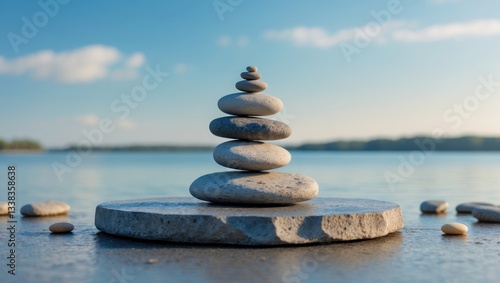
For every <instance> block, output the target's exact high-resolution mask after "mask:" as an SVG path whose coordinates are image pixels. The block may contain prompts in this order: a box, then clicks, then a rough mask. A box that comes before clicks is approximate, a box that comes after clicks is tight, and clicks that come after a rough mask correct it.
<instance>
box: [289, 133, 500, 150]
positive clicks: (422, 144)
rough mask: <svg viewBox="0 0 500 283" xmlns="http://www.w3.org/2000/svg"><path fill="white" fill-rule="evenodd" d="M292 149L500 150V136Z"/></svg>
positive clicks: (312, 145) (311, 145)
mask: <svg viewBox="0 0 500 283" xmlns="http://www.w3.org/2000/svg"><path fill="white" fill-rule="evenodd" d="M287 148H288V149H292V150H329V151H411V150H424V151H426V150H437V151H500V138H491V137H475V136H465V137H458V138H442V139H433V138H432V137H425V136H422V137H413V138H401V139H396V140H391V139H374V140H368V141H333V142H326V143H308V144H303V145H300V146H295V147H287Z"/></svg>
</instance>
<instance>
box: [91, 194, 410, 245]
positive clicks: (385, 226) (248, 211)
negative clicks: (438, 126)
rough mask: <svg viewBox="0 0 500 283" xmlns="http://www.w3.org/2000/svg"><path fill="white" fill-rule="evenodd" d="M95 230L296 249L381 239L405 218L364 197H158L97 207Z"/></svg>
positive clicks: (146, 237)
mask: <svg viewBox="0 0 500 283" xmlns="http://www.w3.org/2000/svg"><path fill="white" fill-rule="evenodd" d="M95 226H96V227H97V229H99V230H100V231H102V232H106V233H109V234H113V235H117V236H124V237H131V238H136V239H142V240H160V241H170V242H182V243H203V244H233V245H234V244H235V245H294V244H311V243H329V242H338V241H353V240H362V239H372V238H376V237H381V236H385V235H387V234H389V233H392V232H395V231H397V230H399V229H401V228H402V227H403V216H402V213H401V208H400V207H399V205H397V204H395V203H391V202H385V201H377V200H368V199H341V198H316V199H314V200H311V201H308V202H305V203H300V204H295V205H291V206H279V207H262V206H260V207H251V206H242V205H216V204H211V203H207V202H201V201H199V200H196V199H194V198H191V197H190V198H156V199H142V200H127V201H115V202H107V203H103V204H100V205H98V206H97V208H96V212H95Z"/></svg>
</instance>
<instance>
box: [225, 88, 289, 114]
mask: <svg viewBox="0 0 500 283" xmlns="http://www.w3.org/2000/svg"><path fill="white" fill-rule="evenodd" d="M217 106H218V107H219V109H220V110H221V111H222V112H224V113H227V114H231V115H244V116H267V115H274V114H276V113H279V112H280V111H281V110H282V109H283V102H282V101H281V100H280V99H278V98H276V97H274V96H271V95H267V94H263V93H246V92H240V93H232V94H228V95H226V96H223V97H222V98H221V99H219V102H217Z"/></svg>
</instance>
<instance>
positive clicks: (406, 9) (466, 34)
mask: <svg viewBox="0 0 500 283" xmlns="http://www.w3.org/2000/svg"><path fill="white" fill-rule="evenodd" d="M62 2H67V3H62ZM40 3H42V4H40ZM0 11H2V12H1V17H0V22H1V25H0V35H1V36H2V37H1V40H0V91H1V92H0V95H1V97H2V103H1V106H2V111H0V137H1V138H4V139H13V138H24V137H29V138H34V139H36V140H38V141H40V142H42V144H43V145H45V146H49V147H52V146H65V145H68V144H77V143H78V142H80V141H82V140H89V139H91V138H89V137H88V136H86V135H85V134H84V132H87V133H94V134H95V135H94V136H93V137H94V141H96V143H99V144H104V145H106V144H132V143H145V144H157V143H180V144H217V143H219V142H221V141H222V139H220V138H217V137H213V136H212V135H211V134H210V132H209V131H208V124H209V123H210V121H211V120H212V119H214V118H217V117H220V116H223V115H224V114H223V113H222V112H220V111H219V110H218V108H217V100H218V99H219V98H220V97H222V96H223V95H226V94H229V93H233V92H237V90H236V89H235V87H234V84H235V83H236V82H237V81H239V80H241V78H240V77H239V74H240V72H242V71H244V68H245V67H246V66H247V65H256V66H258V67H259V71H260V73H261V74H262V76H263V78H262V80H263V81H265V82H266V83H267V84H268V85H269V87H268V89H267V90H266V91H265V93H267V94H270V95H274V96H276V97H279V98H280V99H281V100H282V101H283V102H284V105H285V109H284V111H283V112H282V113H279V114H277V115H276V116H273V117H271V118H273V119H278V120H281V121H284V122H286V123H288V124H290V125H291V126H292V129H293V131H294V132H293V134H292V136H291V137H290V138H289V139H287V140H285V141H282V142H281V144H297V143H302V142H321V141H328V140H333V139H367V138H375V137H389V138H398V137H403V136H412V135H416V134H432V133H433V132H440V133H442V134H443V135H447V136H457V135H464V134H477V135H489V136H498V135H499V131H500V124H499V121H500V111H498V109H500V55H499V52H498V50H500V16H499V15H500V14H499V13H498V11H500V2H498V1H465V0H463V1H460V0H456V1H452V0H427V1H406V0H402V1H314V2H311V1H248V0H241V1H238V0H229V1H228V0H221V1H77V0H73V1H62V0H61V1H60V2H57V1H56V0H49V1H44V0H42V1H40V2H37V1H2V2H1V3H0ZM148 69H149V70H150V71H148ZM156 69H158V70H159V72H160V73H168V76H167V75H161V76H160V77H159V79H158V75H157V80H155V79H154V77H153V76H151V72H154V71H152V70H156ZM144 81H146V83H147V84H148V89H147V90H146V88H145V86H144V83H143V82H144ZM144 90H145V91H146V94H144V92H142V91H144ZM132 93H134V94H135V95H136V96H135V97H137V98H138V100H135V98H133V97H132V96H131V95H132ZM123 96H125V97H127V96H128V97H129V99H133V100H132V101H131V102H129V104H127V103H126V102H124V101H123ZM130 97H132V98H130ZM108 121H111V124H110V125H111V126H110V125H107V128H106V127H105V131H106V132H103V131H102V129H100V128H99V127H100V123H104V124H106V122H108ZM108 124H109V123H108ZM96 131H101V132H102V136H101V135H100V134H96Z"/></svg>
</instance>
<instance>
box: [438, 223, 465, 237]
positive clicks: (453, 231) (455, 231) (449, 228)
mask: <svg viewBox="0 0 500 283" xmlns="http://www.w3.org/2000/svg"><path fill="white" fill-rule="evenodd" d="M468 230H469V228H468V227H467V226H466V225H464V224H462V223H448V224H445V225H443V226H441V231H443V233H445V234H446V235H463V234H465V233H467V231H468Z"/></svg>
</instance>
